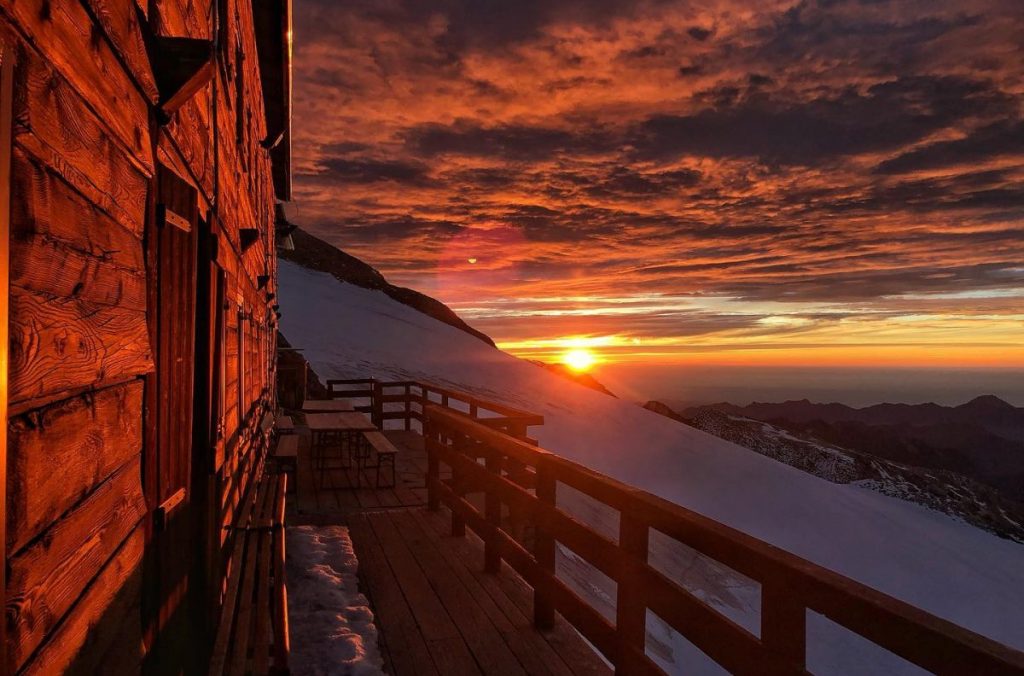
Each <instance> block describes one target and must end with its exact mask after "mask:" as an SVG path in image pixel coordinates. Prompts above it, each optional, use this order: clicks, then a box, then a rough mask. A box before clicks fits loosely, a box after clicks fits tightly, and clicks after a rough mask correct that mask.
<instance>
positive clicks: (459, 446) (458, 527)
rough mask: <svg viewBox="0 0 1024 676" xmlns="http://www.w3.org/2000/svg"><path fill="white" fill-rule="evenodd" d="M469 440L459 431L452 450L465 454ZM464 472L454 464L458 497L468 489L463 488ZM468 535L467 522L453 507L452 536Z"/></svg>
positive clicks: (454, 480)
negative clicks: (464, 450)
mask: <svg viewBox="0 0 1024 676" xmlns="http://www.w3.org/2000/svg"><path fill="white" fill-rule="evenodd" d="M468 441H469V440H468V439H467V438H466V436H465V435H464V434H462V433H461V432H457V433H456V434H455V435H454V436H452V451H453V452H454V453H458V454H460V455H465V453H463V449H464V448H465V446H466V443H467V442H468ZM463 482H464V480H463V478H462V473H461V472H460V471H459V468H458V467H457V466H452V492H454V493H455V495H457V496H458V497H460V498H462V497H465V495H466V491H465V489H464V488H463ZM465 535H466V522H465V521H463V520H462V517H461V516H459V513H458V510H456V509H455V508H454V507H453V508H452V537H460V538H461V537H465Z"/></svg>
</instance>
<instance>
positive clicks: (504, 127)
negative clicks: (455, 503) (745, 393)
mask: <svg viewBox="0 0 1024 676" xmlns="http://www.w3.org/2000/svg"><path fill="white" fill-rule="evenodd" d="M293 129H294V138H293V153H294V185H295V190H294V201H293V202H292V203H291V204H290V205H289V216H290V218H291V220H293V221H295V222H296V223H298V224H299V225H300V226H302V227H304V228H307V229H308V230H310V231H311V232H313V233H314V234H316V235H318V236H320V237H323V238H324V239H327V240H328V241H330V242H331V243H333V244H335V245H337V246H339V247H340V248H342V249H344V250H346V251H348V252H349V253H352V254H353V255H356V256H358V257H360V258H362V259H363V260H365V261H366V262H368V263H370V264H372V265H374V266H375V267H377V268H379V269H380V270H381V271H382V272H383V273H384V274H385V275H386V276H387V277H388V278H389V279H390V280H391V281H392V282H393V283H397V284H401V285H406V286H411V287H413V288H416V289H419V290H421V291H423V292H425V293H428V294H430V295H433V296H435V297H436V298H438V299H440V300H442V301H444V302H446V303H447V304H449V305H450V306H451V307H452V308H453V309H455V310H456V311H457V312H458V313H459V314H460V315H461V316H462V317H463V318H465V319H466V320H467V321H468V322H469V323H470V324H472V325H473V326H475V327H477V328H479V329H481V330H483V331H484V332H486V333H488V334H489V335H490V336H492V337H493V338H494V339H495V340H496V341H497V342H498V344H499V346H501V347H503V348H504V349H507V350H509V351H511V352H513V353H515V354H518V355H521V356H524V357H529V358H537V359H544V360H555V359H557V358H558V355H560V354H561V353H563V352H564V351H565V350H566V348H567V347H571V346H574V347H579V346H583V347H589V348H590V349H592V350H593V351H594V352H595V353H596V354H597V356H598V358H599V359H600V360H601V361H603V362H607V363H613V364H639V365H651V364H679V365H699V366H707V365H716V364H718V365H731V366H745V365H746V366H759V367H760V366H776V367H778V366H787V367H790V366H800V367H805V366H807V367H815V366H836V367H863V368H885V367H901V368H905V367H917V366H920V367H928V368H938V367H942V368H946V367H949V368H953V367H956V368H962V367H973V368H980V367H984V368H989V369H992V368H995V369H999V368H1017V367H1024V11H1022V9H1021V5H1020V2H1019V0H993V1H984V0H981V1H973V0H972V1H962V2H951V1H943V0H927V1H920V2H918V1H896V0H890V1H887V0H817V1H801V2H793V1H786V2H777V1H776V2H773V1H763V2H738V1H736V0H709V1H707V2H700V3H694V2H674V1H671V0H665V1H662V0H646V1H645V0H640V1H635V2H619V1H617V0H586V1H585V0H517V1H515V2H504V1H499V0H444V1H441V2H425V1H418V0H352V1H346V2H336V1H335V0H296V1H295V25H294V127H293Z"/></svg>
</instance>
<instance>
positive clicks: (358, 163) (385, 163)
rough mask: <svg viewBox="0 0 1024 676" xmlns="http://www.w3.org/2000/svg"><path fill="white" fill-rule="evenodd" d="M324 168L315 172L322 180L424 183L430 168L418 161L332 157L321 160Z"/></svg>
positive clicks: (426, 180)
mask: <svg viewBox="0 0 1024 676" xmlns="http://www.w3.org/2000/svg"><path fill="white" fill-rule="evenodd" d="M321 165H322V168H321V169H320V170H318V171H317V172H315V174H314V175H315V176H316V177H317V178H318V179H321V180H328V181H340V182H348V183H376V182H378V181H392V182H395V183H412V184H424V183H426V182H428V180H429V179H428V176H429V173H430V168H429V167H428V166H427V165H425V164H420V163H417V162H403V161H398V160H373V159H360V158H343V157H331V158H327V159H324V160H322V161H321Z"/></svg>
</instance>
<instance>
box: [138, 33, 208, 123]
mask: <svg viewBox="0 0 1024 676" xmlns="http://www.w3.org/2000/svg"><path fill="white" fill-rule="evenodd" d="M146 43H147V45H148V46H149V50H150V54H149V58H150V61H151V62H152V64H153V74H154V76H155V77H156V85H157V89H158V90H159V91H160V111H161V113H163V119H162V120H161V122H162V123H165V124H166V123H167V122H169V121H170V117H171V115H173V114H174V113H175V111H177V110H178V109H179V108H181V107H182V106H183V105H184V104H185V102H186V101H188V100H189V99H190V98H192V97H193V96H194V95H195V94H196V93H197V92H198V91H199V90H201V89H202V88H203V87H205V86H206V85H207V84H209V83H210V81H211V80H212V79H213V74H214V70H215V68H214V63H215V55H214V48H213V41H211V40H200V39H196V38H181V37H164V36H160V35H155V36H150V38H149V40H147V41H146Z"/></svg>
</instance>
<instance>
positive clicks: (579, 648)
mask: <svg viewBox="0 0 1024 676" xmlns="http://www.w3.org/2000/svg"><path fill="white" fill-rule="evenodd" d="M298 433H299V434H300V443H299V457H298V464H297V472H296V473H297V477H296V493H295V495H294V496H293V497H292V498H291V499H290V506H289V515H288V524H289V525H297V524H302V523H309V524H317V525H326V524H340V525H347V526H348V528H349V532H350V534H351V537H352V543H353V546H354V549H355V554H356V557H357V558H358V559H359V580H360V590H361V591H362V592H363V593H364V594H366V596H367V598H368V599H369V601H370V606H371V609H372V610H373V614H374V623H375V624H376V626H377V630H378V634H379V637H380V650H381V654H382V655H383V656H384V660H385V669H386V670H387V671H388V673H391V674H396V675H398V676H405V675H406V674H416V675H419V674H426V675H430V674H436V675H438V676H448V675H451V676H463V675H469V674H559V675H563V676H569V675H573V674H576V675H582V674H587V675H590V674H602V675H604V674H611V669H610V668H608V666H607V665H606V664H605V663H604V662H603V661H602V660H601V658H600V657H598V655H597V653H596V652H594V650H593V648H591V647H590V646H589V645H588V644H587V643H586V642H585V641H584V640H583V639H582V638H581V637H580V636H579V634H577V633H576V631H575V630H574V629H572V627H570V626H569V625H568V624H566V623H565V622H564V621H563V620H562V619H561V618H557V621H556V626H555V629H554V630H552V631H550V632H544V633H543V634H542V633H540V632H538V631H537V630H536V629H534V628H533V624H532V618H533V591H532V589H531V588H530V587H529V585H527V584H526V582H525V581H524V580H523V579H522V578H520V577H519V575H518V574H517V573H516V572H515V571H514V570H512V569H511V568H509V567H508V566H507V565H506V566H503V569H502V571H501V573H500V574H498V575H493V574H487V573H484V572H483V543H482V542H481V541H480V540H479V538H477V537H476V536H475V535H473V533H472V532H471V531H467V534H466V536H465V537H452V536H450V535H448V532H449V531H448V528H449V518H450V516H449V513H448V512H447V510H446V509H444V508H442V510H441V511H440V512H436V513H435V512H428V511H427V510H426V509H425V505H426V486H425V477H426V463H427V458H426V451H425V450H424V447H423V437H421V436H420V435H419V434H417V433H415V432H404V431H387V432H386V433H385V434H386V435H387V437H388V439H389V440H390V441H391V442H392V443H393V444H395V446H397V447H398V449H399V453H398V458H397V464H396V469H397V473H398V480H397V482H396V483H397V485H396V487H395V488H391V489H373V488H352V486H354V485H355V476H354V472H352V471H348V472H346V471H343V470H334V471H332V472H330V473H329V477H328V480H327V481H325V485H324V486H322V487H320V486H318V485H317V482H316V481H314V474H313V467H312V462H311V457H310V453H309V436H308V429H305V430H303V429H302V428H301V427H300V428H298ZM368 478H370V477H364V481H363V484H362V485H363V486H369V485H370V484H369V482H368V481H367V479H368ZM301 640H302V637H301V636H293V637H292V641H293V642H297V641H301Z"/></svg>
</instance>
